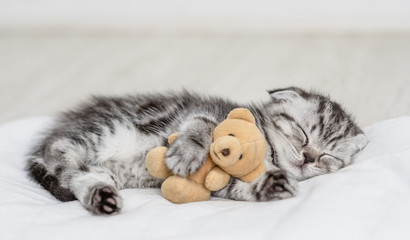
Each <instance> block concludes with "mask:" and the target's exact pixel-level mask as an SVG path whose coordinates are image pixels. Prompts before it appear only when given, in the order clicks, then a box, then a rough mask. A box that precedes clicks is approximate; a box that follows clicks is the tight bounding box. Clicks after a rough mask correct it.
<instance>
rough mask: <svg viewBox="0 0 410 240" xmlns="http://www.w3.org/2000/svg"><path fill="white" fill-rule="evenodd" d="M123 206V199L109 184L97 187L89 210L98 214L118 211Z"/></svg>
mask: <svg viewBox="0 0 410 240" xmlns="http://www.w3.org/2000/svg"><path fill="white" fill-rule="evenodd" d="M121 208H122V199H121V197H120V196H119V195H118V194H117V193H116V190H115V189H113V188H112V187H109V186H104V187H99V188H95V191H94V194H93V196H92V198H91V205H90V207H89V210H90V211H91V212H92V213H94V214H97V215H110V214H115V213H118V212H119V211H120V210H121Z"/></svg>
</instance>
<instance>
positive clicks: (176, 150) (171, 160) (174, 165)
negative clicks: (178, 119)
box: [165, 134, 209, 177]
mask: <svg viewBox="0 0 410 240" xmlns="http://www.w3.org/2000/svg"><path fill="white" fill-rule="evenodd" d="M208 149H209V144H207V143H205V141H204V140H203V139H201V138H199V137H195V136H190V135H182V134H181V135H179V136H178V139H177V140H175V142H174V143H173V144H172V145H171V147H170V148H169V149H168V151H167V158H166V159H165V162H166V164H167V166H168V168H169V169H171V171H172V172H173V173H174V174H176V175H180V176H183V177H186V176H187V175H189V174H192V173H194V172H196V171H198V170H199V169H200V168H201V166H202V164H203V163H204V161H205V160H206V158H207V156H208Z"/></svg>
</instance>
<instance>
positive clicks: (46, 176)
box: [27, 156, 77, 202]
mask: <svg viewBox="0 0 410 240" xmlns="http://www.w3.org/2000/svg"><path fill="white" fill-rule="evenodd" d="M38 159H39V158H38V156H31V157H30V158H29V159H28V164H27V171H28V173H29V176H30V177H31V178H32V179H34V180H35V181H36V182H38V183H39V184H40V185H41V186H42V187H43V188H44V189H46V190H47V191H49V192H50V193H51V194H52V195H53V196H55V197H56V198H57V199H58V200H60V201H63V202H68V201H73V200H76V199H77V198H76V197H75V196H74V194H73V193H72V192H71V191H70V190H69V189H67V188H64V187H62V186H60V184H59V182H58V179H57V177H56V176H55V175H52V174H50V173H49V172H48V171H47V167H46V166H45V165H44V164H42V163H40V162H39V161H38Z"/></svg>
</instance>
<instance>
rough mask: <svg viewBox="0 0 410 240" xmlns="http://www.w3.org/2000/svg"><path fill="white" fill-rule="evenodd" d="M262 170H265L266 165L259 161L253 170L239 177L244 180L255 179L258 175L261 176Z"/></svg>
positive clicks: (250, 180)
mask: <svg viewBox="0 0 410 240" xmlns="http://www.w3.org/2000/svg"><path fill="white" fill-rule="evenodd" d="M264 172H266V166H265V163H261V164H259V166H258V167H257V168H256V169H255V170H253V171H252V172H250V173H249V174H247V175H245V176H243V177H241V178H240V179H241V180H242V181H244V182H252V181H253V180H255V179H257V178H258V177H259V176H261V175H262V174H263V173H264Z"/></svg>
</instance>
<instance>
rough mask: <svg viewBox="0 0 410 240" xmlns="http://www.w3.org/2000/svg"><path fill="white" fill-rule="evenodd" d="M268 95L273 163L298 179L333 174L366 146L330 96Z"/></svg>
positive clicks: (275, 92)
mask: <svg viewBox="0 0 410 240" xmlns="http://www.w3.org/2000/svg"><path fill="white" fill-rule="evenodd" d="M269 94H270V96H271V102H270V103H269V104H268V105H267V110H268V112H269V114H270V121H271V124H272V128H271V129H270V130H269V135H270V136H272V139H271V142H273V146H274V151H275V159H274V161H275V163H276V164H278V165H279V167H281V168H282V169H285V170H288V171H289V172H291V173H293V174H294V175H295V177H296V178H297V179H298V180H303V179H307V178H310V177H313V176H317V175H321V174H325V173H330V172H334V171H336V170H338V169H340V168H342V167H344V166H346V165H348V164H350V163H351V162H352V158H353V156H354V155H355V154H356V153H357V152H359V151H360V150H362V149H363V148H364V147H365V146H366V144H367V139H366V137H365V135H364V134H363V132H362V130H361V129H360V128H359V127H358V126H357V125H356V124H355V123H354V121H353V120H352V119H351V117H350V115H349V114H347V113H346V112H345V111H344V110H343V109H342V108H341V107H340V105H339V104H337V103H335V102H333V101H331V100H330V99H329V98H328V97H325V96H322V95H319V94H316V93H312V92H306V91H304V90H302V89H300V88H295V87H291V88H286V89H277V90H272V91H269Z"/></svg>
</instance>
